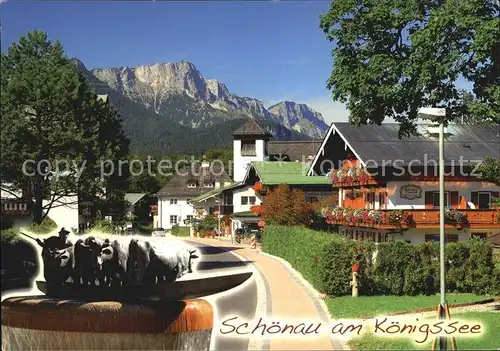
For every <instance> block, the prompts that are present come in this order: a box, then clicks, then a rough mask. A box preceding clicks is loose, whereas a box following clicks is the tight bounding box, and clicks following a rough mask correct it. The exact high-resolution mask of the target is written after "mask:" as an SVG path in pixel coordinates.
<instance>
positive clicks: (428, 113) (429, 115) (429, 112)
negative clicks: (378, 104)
mask: <svg viewBox="0 0 500 351" xmlns="http://www.w3.org/2000/svg"><path fill="white" fill-rule="evenodd" d="M417 117H418V118H421V119H427V120H430V121H433V122H439V265H440V290H441V303H440V307H441V308H440V309H439V310H440V313H441V316H440V317H441V319H445V318H446V311H447V306H446V282H445V265H444V262H445V261H444V245H445V241H444V235H445V234H444V123H443V119H444V117H446V109H444V108H434V107H423V108H420V109H419V110H418V113H417ZM439 344H440V345H439V346H440V349H441V350H446V338H445V337H441V338H440V343H439Z"/></svg>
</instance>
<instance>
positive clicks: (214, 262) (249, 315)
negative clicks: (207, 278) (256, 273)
mask: <svg viewBox="0 0 500 351" xmlns="http://www.w3.org/2000/svg"><path fill="white" fill-rule="evenodd" d="M186 241H187V240H186ZM187 243H188V244H189V245H191V246H194V247H196V248H197V249H198V250H199V251H200V253H201V260H200V262H199V264H198V266H197V271H198V272H199V273H200V274H205V273H209V274H221V273H227V274H230V273H232V271H235V270H238V271H241V270H242V269H248V268H247V267H248V266H246V265H245V263H244V262H242V261H241V260H240V259H239V258H238V257H237V256H235V255H233V254H232V253H231V251H235V252H238V251H237V250H238V249H239V248H237V247H233V248H219V247H213V246H207V245H205V244H202V243H199V242H194V241H187ZM228 249H229V251H226V250H228ZM189 279H191V278H189ZM251 279H252V278H251ZM215 305H216V306H215V308H216V309H217V311H218V314H219V315H218V319H219V321H222V320H224V317H228V316H231V317H233V316H235V315H238V316H240V317H242V318H245V319H253V318H254V316H255V309H256V306H257V285H256V283H255V281H252V282H251V283H249V284H247V285H246V287H244V288H242V289H240V290H239V291H238V293H237V294H235V295H230V294H229V295H226V296H221V297H217V299H216V304H215ZM217 331H218V328H217V326H216V325H214V330H213V337H214V338H215V341H214V343H212V349H214V350H247V349H248V339H240V338H238V339H236V338H227V337H225V336H220V335H218V333H217Z"/></svg>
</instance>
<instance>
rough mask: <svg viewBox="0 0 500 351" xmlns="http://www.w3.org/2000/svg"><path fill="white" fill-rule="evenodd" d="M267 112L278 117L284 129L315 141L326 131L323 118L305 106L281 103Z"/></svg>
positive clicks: (291, 102)
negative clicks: (304, 135) (307, 136)
mask: <svg viewBox="0 0 500 351" xmlns="http://www.w3.org/2000/svg"><path fill="white" fill-rule="evenodd" d="M269 111H270V112H271V113H272V114H274V115H275V116H278V119H279V122H280V123H281V124H282V125H283V126H285V127H286V128H290V129H292V130H295V131H297V132H299V133H304V134H307V135H309V136H310V137H313V138H315V139H318V138H319V139H321V138H323V136H324V134H325V131H326V130H328V125H327V124H326V122H325V120H324V119H323V116H321V114H320V113H319V112H316V111H314V110H313V109H312V108H310V107H309V106H307V105H304V104H297V103H295V102H293V101H282V102H280V103H277V104H276V105H273V106H271V107H269Z"/></svg>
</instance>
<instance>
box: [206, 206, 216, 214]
mask: <svg viewBox="0 0 500 351" xmlns="http://www.w3.org/2000/svg"><path fill="white" fill-rule="evenodd" d="M214 211H215V207H209V208H208V214H211V215H213V214H214Z"/></svg>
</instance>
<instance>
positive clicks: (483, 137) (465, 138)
mask: <svg viewBox="0 0 500 351" xmlns="http://www.w3.org/2000/svg"><path fill="white" fill-rule="evenodd" d="M333 127H334V129H336V130H337V131H338V132H339V134H340V135H341V136H342V137H343V139H344V140H345V141H347V143H348V144H349V145H350V146H351V148H352V149H353V152H355V153H356V154H357V155H358V156H359V158H361V160H362V161H364V162H366V161H368V160H373V161H375V162H377V163H380V162H382V161H386V165H388V164H390V163H391V162H387V161H392V162H394V161H395V160H400V161H398V163H399V164H400V165H402V164H406V163H407V162H409V161H411V160H424V155H427V156H426V160H436V161H437V160H438V159H439V154H438V142H439V136H438V135H435V134H429V133H428V128H429V127H431V125H428V124H425V125H423V124H420V125H418V126H417V132H418V135H416V136H412V137H410V138H405V139H399V138H398V130H399V124H397V123H384V124H382V125H380V126H378V125H365V126H360V127H355V126H353V125H351V124H349V123H348V122H342V123H334V124H333ZM329 135H330V133H328V134H327V136H326V137H328V136H329ZM326 137H325V138H326ZM444 148H445V150H444V158H445V163H447V164H450V163H451V161H455V162H456V161H459V160H467V161H469V160H470V161H472V162H479V161H482V160H483V159H484V157H486V156H488V157H494V158H498V157H499V156H500V126H478V125H449V126H447V128H446V135H445V145H444ZM461 157H462V158H461Z"/></svg>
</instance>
